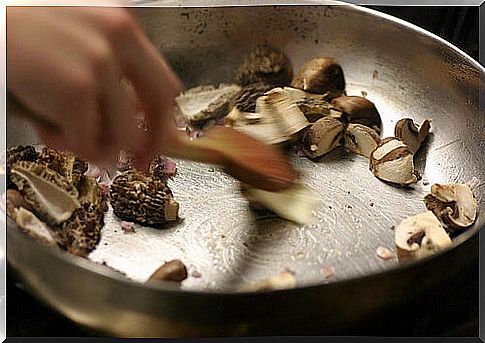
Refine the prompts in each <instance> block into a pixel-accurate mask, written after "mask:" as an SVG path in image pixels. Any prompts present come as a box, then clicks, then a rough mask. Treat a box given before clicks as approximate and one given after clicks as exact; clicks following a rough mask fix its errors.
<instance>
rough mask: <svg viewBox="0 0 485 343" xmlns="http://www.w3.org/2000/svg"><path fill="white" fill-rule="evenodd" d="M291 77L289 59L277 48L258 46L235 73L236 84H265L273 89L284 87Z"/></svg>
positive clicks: (291, 67)
mask: <svg viewBox="0 0 485 343" xmlns="http://www.w3.org/2000/svg"><path fill="white" fill-rule="evenodd" d="M292 77H293V66H292V65H291V61H290V59H289V58H288V57H287V56H286V55H285V54H284V53H283V51H281V50H280V49H278V48H274V47H270V46H267V45H263V46H258V47H256V48H255V49H254V50H253V51H251V52H249V53H248V54H247V55H246V56H245V57H244V60H243V61H242V63H241V64H240V65H239V67H238V68H237V71H236V77H235V78H236V83H237V84H239V85H241V86H247V85H250V84H253V83H260V82H261V83H265V84H268V85H271V86H273V87H282V86H286V85H288V84H289V83H290V82H291V78H292Z"/></svg>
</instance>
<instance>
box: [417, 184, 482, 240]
mask: <svg viewBox="0 0 485 343" xmlns="http://www.w3.org/2000/svg"><path fill="white" fill-rule="evenodd" d="M424 201H425V204H426V208H427V209H428V210H430V211H433V213H434V214H435V215H436V216H437V217H438V218H439V219H441V220H442V222H443V223H444V224H445V225H446V227H447V229H448V230H450V231H454V230H460V229H464V228H467V227H470V226H472V225H473V223H475V221H476V219H477V213H478V202H477V199H476V197H475V195H474V194H473V191H472V190H471V188H470V186H469V185H467V184H459V183H450V184H434V185H432V186H431V194H428V195H426V197H425V198H424Z"/></svg>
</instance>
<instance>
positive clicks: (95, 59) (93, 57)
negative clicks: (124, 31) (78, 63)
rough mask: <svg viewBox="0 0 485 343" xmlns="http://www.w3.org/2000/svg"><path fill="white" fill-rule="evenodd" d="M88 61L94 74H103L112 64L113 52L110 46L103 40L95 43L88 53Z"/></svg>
mask: <svg viewBox="0 0 485 343" xmlns="http://www.w3.org/2000/svg"><path fill="white" fill-rule="evenodd" d="M88 60H89V62H88V63H89V64H90V66H91V68H93V72H95V73H100V72H103V71H104V70H105V69H107V68H108V67H109V66H110V65H111V64H112V60H113V51H112V49H111V46H110V44H109V43H108V42H106V41H104V40H101V39H100V40H98V41H97V42H94V43H93V44H92V45H91V49H90V50H89V52H88Z"/></svg>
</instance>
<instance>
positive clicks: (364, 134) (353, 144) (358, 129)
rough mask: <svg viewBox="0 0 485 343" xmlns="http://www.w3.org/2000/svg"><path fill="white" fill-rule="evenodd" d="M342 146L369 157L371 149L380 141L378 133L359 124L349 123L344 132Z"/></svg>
mask: <svg viewBox="0 0 485 343" xmlns="http://www.w3.org/2000/svg"><path fill="white" fill-rule="evenodd" d="M344 142H345V143H344V146H345V147H346V148H347V149H349V150H350V151H352V152H354V153H356V154H359V155H362V156H365V157H367V158H370V155H371V153H372V151H374V150H375V149H376V148H377V145H378V144H379V143H380V142H381V138H380V137H379V135H378V134H377V133H376V132H375V131H374V130H373V129H371V128H369V127H367V126H365V125H361V124H349V125H348V127H347V130H346V131H345V134H344Z"/></svg>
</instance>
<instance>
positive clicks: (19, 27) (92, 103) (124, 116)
mask: <svg viewBox="0 0 485 343" xmlns="http://www.w3.org/2000/svg"><path fill="white" fill-rule="evenodd" d="M7 71H8V73H7V77H8V80H7V86H8V89H9V92H11V93H12V94H13V95H15V96H16V98H17V99H18V100H19V101H20V102H22V103H23V104H24V105H25V106H26V107H27V108H29V109H30V110H31V111H33V112H34V113H35V114H36V115H37V116H38V117H40V118H42V119H43V120H44V121H45V122H48V123H51V124H52V125H53V126H54V127H55V129H53V128H52V127H49V126H44V125H39V124H38V125H37V128H38V131H39V135H40V137H41V139H42V140H43V141H44V142H45V143H46V144H47V145H49V146H51V147H53V148H56V149H67V150H70V151H72V152H73V153H75V154H77V155H78V156H80V157H81V158H84V159H87V160H90V161H93V162H98V163H99V162H105V161H107V160H108V161H109V160H113V159H115V158H116V157H117V155H118V152H119V150H120V149H130V150H132V151H135V152H136V154H137V158H138V161H139V162H140V164H142V165H143V164H146V163H147V161H148V160H149V158H151V156H152V155H153V154H154V153H156V152H157V151H159V150H160V148H161V147H163V144H164V142H167V141H169V140H170V137H171V135H172V133H173V132H174V130H175V129H174V124H173V121H172V120H171V118H170V111H171V110H172V108H173V105H174V98H175V97H176V96H177V95H178V94H179V92H180V82H179V80H178V78H177V76H176V75H174V73H173V72H172V70H171V69H170V67H169V66H168V65H167V63H166V61H165V60H164V59H163V57H161V56H160V55H159V53H158V51H157V50H156V48H155V47H154V46H153V45H152V44H151V43H150V42H149V40H148V39H147V38H146V36H145V35H144V33H143V31H142V29H141V28H140V26H139V25H138V23H137V22H136V20H135V18H134V17H133V15H132V14H131V13H130V12H129V10H127V9H124V8H117V7H8V8H7ZM122 78H126V79H127V80H128V81H129V83H130V84H131V85H132V87H133V89H129V87H127V86H126V85H127V84H126V83H124V82H121V80H122ZM133 90H134V91H135V94H136V97H138V99H139V100H140V102H141V104H142V106H143V109H144V112H145V115H146V120H147V125H148V128H149V131H148V133H147V134H142V133H141V131H140V130H137V128H136V122H135V115H136V112H137V111H136V104H135V102H136V100H135V97H134V94H133Z"/></svg>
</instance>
